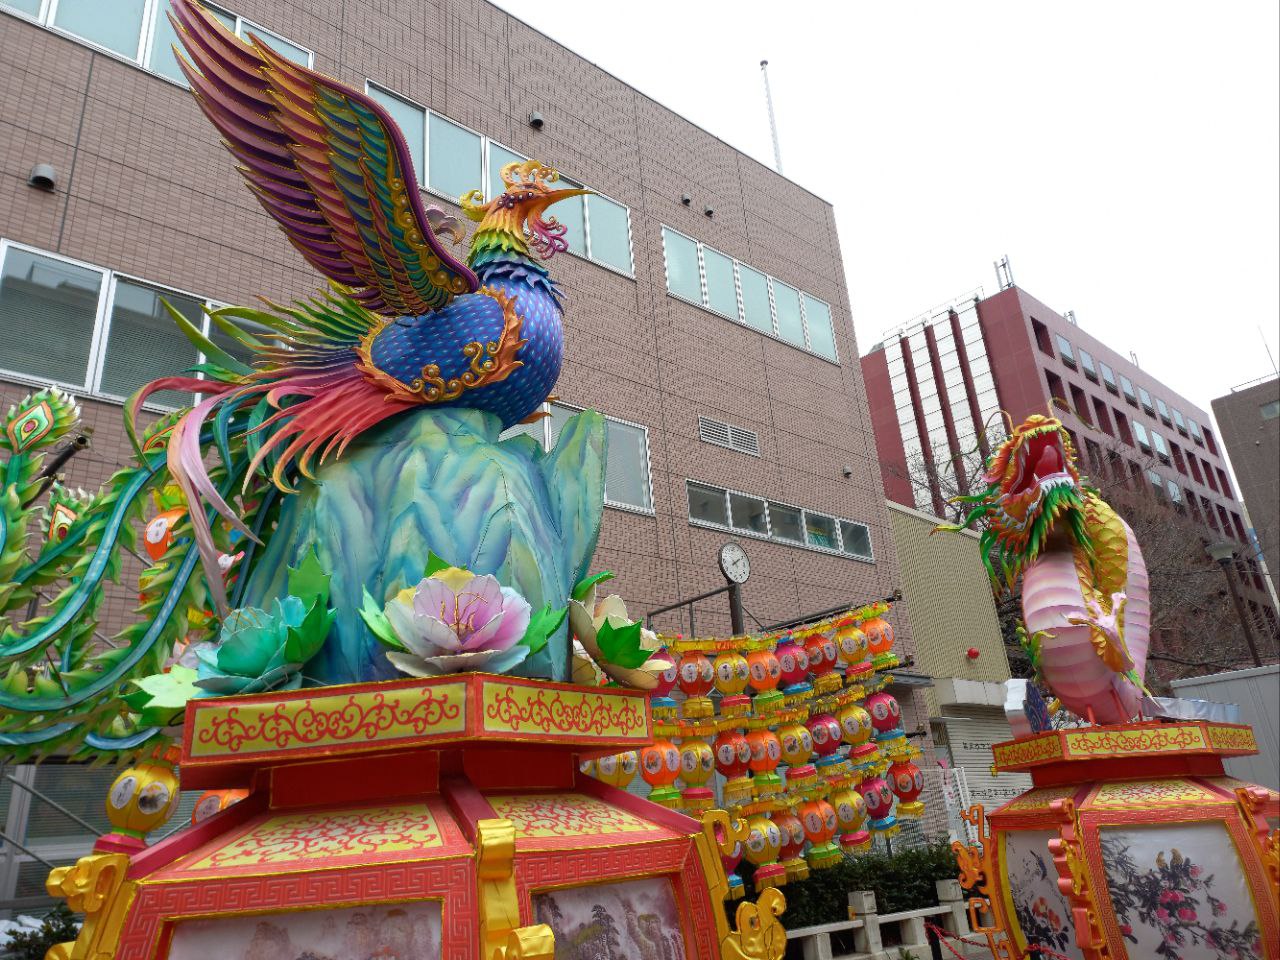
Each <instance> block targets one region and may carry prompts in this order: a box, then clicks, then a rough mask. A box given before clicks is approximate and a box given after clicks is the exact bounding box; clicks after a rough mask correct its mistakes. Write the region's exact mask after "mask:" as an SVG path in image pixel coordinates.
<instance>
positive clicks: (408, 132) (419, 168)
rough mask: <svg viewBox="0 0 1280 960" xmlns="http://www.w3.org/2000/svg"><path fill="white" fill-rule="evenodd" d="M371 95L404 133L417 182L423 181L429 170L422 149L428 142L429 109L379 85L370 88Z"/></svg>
mask: <svg viewBox="0 0 1280 960" xmlns="http://www.w3.org/2000/svg"><path fill="white" fill-rule="evenodd" d="M369 97H370V98H371V99H373V100H375V101H377V103H378V105H379V106H380V107H382V108H383V109H384V110H386V111H387V113H389V114H391V119H392V120H394V121H395V122H396V126H398V127H399V128H400V133H401V134H403V135H404V142H405V143H407V144H408V145H409V156H410V157H412V158H413V170H414V174H415V176H416V177H417V182H418V183H422V182H423V176H424V175H425V174H426V172H427V168H426V164H424V163H423V160H422V158H423V152H422V151H423V148H424V146H425V144H426V134H427V111H425V110H423V109H422V108H421V107H419V106H415V105H414V104H412V103H409V102H408V101H407V100H401V99H400V98H399V97H397V96H394V95H392V94H390V93H387V92H386V91H385V90H379V89H378V88H377V87H370V88H369Z"/></svg>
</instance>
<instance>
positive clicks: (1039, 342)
mask: <svg viewBox="0 0 1280 960" xmlns="http://www.w3.org/2000/svg"><path fill="white" fill-rule="evenodd" d="M1031 330H1032V332H1034V333H1035V335H1036V346H1038V347H1039V348H1040V352H1041V353H1043V354H1045V355H1046V356H1050V357H1052V356H1053V344H1052V343H1050V342H1049V328H1048V327H1046V326H1045V325H1044V324H1043V323H1041V322H1040V321H1039V320H1037V319H1036V318H1035V317H1032V318H1031Z"/></svg>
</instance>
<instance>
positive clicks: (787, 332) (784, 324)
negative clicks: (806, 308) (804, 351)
mask: <svg viewBox="0 0 1280 960" xmlns="http://www.w3.org/2000/svg"><path fill="white" fill-rule="evenodd" d="M773 307H774V312H775V314H776V315H777V318H778V336H780V337H781V338H782V339H783V340H785V341H787V343H790V344H793V345H795V346H797V347H803V346H804V319H803V318H802V317H801V316H800V291H798V290H797V289H796V288H795V287H790V286H787V284H785V283H782V282H781V281H779V280H774V281H773Z"/></svg>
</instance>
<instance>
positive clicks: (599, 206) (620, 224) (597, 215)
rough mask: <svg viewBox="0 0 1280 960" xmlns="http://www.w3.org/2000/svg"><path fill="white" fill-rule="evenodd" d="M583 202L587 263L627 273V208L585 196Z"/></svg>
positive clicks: (610, 201) (628, 251)
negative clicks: (584, 208) (586, 234)
mask: <svg viewBox="0 0 1280 960" xmlns="http://www.w3.org/2000/svg"><path fill="white" fill-rule="evenodd" d="M586 201H587V221H588V223H589V225H590V226H589V231H590V234H591V247H590V254H591V259H592V260H595V261H597V262H598V263H603V264H605V265H607V266H610V267H613V268H614V269H615V270H621V271H622V272H623V273H627V274H629V273H631V227H630V223H629V221H628V217H627V208H626V207H624V206H622V204H620V203H614V202H613V201H612V200H608V199H606V198H605V197H601V196H589V197H587V198H586Z"/></svg>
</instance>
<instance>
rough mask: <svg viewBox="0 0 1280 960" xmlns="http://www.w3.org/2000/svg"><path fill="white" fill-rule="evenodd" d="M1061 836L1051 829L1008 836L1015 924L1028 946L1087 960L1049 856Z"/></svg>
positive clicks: (1006, 851)
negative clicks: (1051, 846)
mask: <svg viewBox="0 0 1280 960" xmlns="http://www.w3.org/2000/svg"><path fill="white" fill-rule="evenodd" d="M1057 836H1058V834H1057V831H1052V832H1051V831H1048V830H1014V831H1010V832H1009V833H1008V834H1006V835H1005V838H1004V855H1005V875H1006V876H1007V877H1008V879H1009V897H1010V899H1011V900H1012V901H1013V921H1014V923H1015V924H1016V926H1017V927H1018V929H1019V930H1020V931H1021V933H1022V938H1023V939H1024V940H1025V941H1026V944H1027V946H1028V947H1034V946H1040V947H1045V948H1047V949H1048V950H1052V951H1053V952H1054V953H1058V954H1061V955H1062V956H1064V957H1070V958H1071V960H1083V958H1082V954H1081V953H1080V948H1079V947H1078V946H1077V945H1076V931H1075V927H1074V925H1073V924H1072V922H1071V906H1070V904H1068V903H1067V898H1066V897H1064V896H1063V895H1062V892H1061V891H1060V890H1059V889H1058V874H1057V872H1056V871H1055V870H1054V867H1053V858H1052V857H1051V856H1050V855H1049V841H1050V840H1052V839H1056V838H1057Z"/></svg>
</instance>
